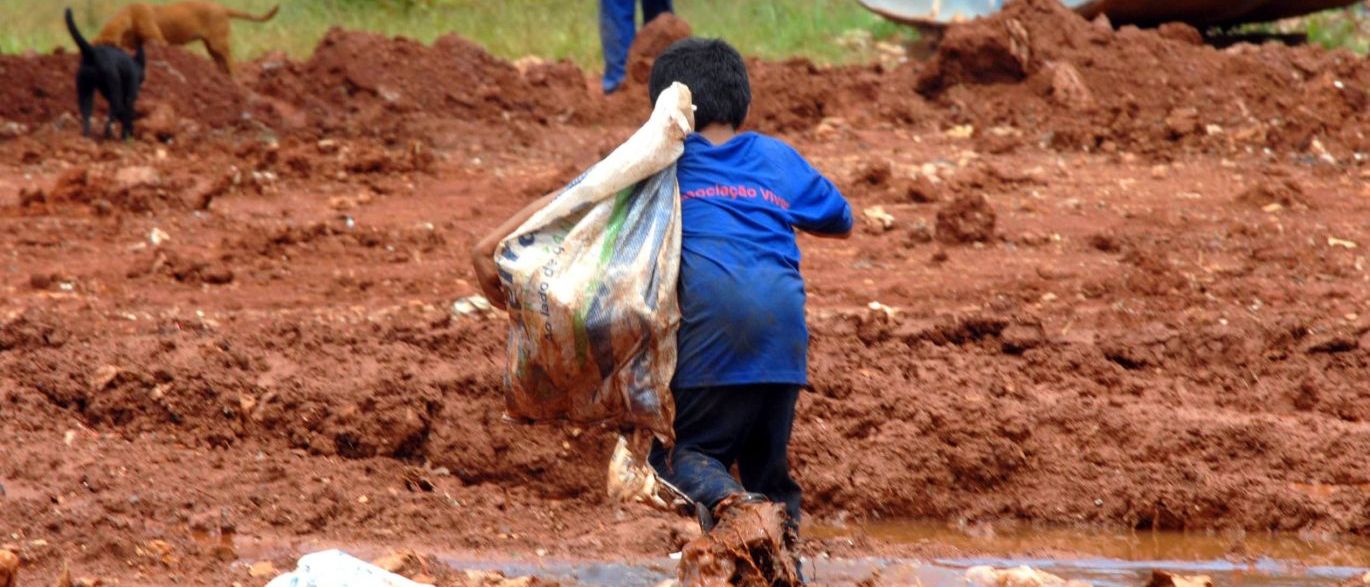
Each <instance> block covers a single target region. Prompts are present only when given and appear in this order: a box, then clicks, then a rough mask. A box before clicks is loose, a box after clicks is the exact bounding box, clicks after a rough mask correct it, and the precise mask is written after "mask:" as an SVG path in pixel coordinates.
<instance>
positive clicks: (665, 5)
mask: <svg viewBox="0 0 1370 587" xmlns="http://www.w3.org/2000/svg"><path fill="white" fill-rule="evenodd" d="M636 12H637V0H599V42H600V45H601V46H602V47H603V49H604V93H606V94H608V93H610V92H613V91H614V90H617V89H618V87H619V86H621V85H623V76H624V72H625V69H626V68H627V66H628V48H629V47H631V46H632V45H633V37H634V36H636V35H637V27H636V23H635V21H634V15H635V14H636ZM665 12H674V10H673V8H672V7H671V0H642V22H644V23H648V22H652V19H654V18H656V17H657V16H660V15H661V14H662V13H665Z"/></svg>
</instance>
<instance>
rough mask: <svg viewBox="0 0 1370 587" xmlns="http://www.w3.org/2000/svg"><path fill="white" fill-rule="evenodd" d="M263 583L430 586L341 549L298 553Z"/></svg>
mask: <svg viewBox="0 0 1370 587" xmlns="http://www.w3.org/2000/svg"><path fill="white" fill-rule="evenodd" d="M266 587H433V586H432V585H430V584H428V583H418V582H415V581H410V580H409V579H406V578H404V577H401V576H399V575H396V574H395V573H391V572H390V571H387V570H385V569H382V568H380V567H378V566H376V565H373V564H371V563H368V562H366V561H364V560H361V559H359V558H356V557H353V556H352V555H350V554H347V553H345V552H343V551H341V550H324V551H320V552H312V553H309V554H306V555H304V556H302V557H300V561H299V562H298V563H296V564H295V570H293V571H291V572H289V573H286V574H284V575H281V576H279V577H276V578H275V579H272V580H271V582H270V583H267V584H266Z"/></svg>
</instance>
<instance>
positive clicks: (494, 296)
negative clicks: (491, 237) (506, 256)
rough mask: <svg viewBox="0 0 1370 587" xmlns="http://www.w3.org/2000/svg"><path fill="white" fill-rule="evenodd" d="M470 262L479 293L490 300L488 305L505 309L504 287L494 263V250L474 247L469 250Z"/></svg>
mask: <svg viewBox="0 0 1370 587" xmlns="http://www.w3.org/2000/svg"><path fill="white" fill-rule="evenodd" d="M471 264H472V265H473V266H474V267H475V269H476V284H477V285H479V286H480V291H481V294H482V295H484V296H485V299H487V300H490V305H492V306H494V307H496V308H499V309H501V310H507V309H508V308H507V307H506V306H507V304H506V303H505V296H504V287H503V284H502V283H500V279H499V267H498V266H497V265H495V254H494V251H490V252H488V253H487V252H486V251H485V250H484V248H483V247H476V248H475V249H473V250H472V251H471Z"/></svg>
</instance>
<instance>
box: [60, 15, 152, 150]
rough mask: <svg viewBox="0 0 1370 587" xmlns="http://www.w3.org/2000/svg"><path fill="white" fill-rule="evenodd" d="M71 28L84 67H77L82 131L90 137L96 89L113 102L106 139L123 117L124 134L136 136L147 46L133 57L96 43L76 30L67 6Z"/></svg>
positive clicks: (121, 50)
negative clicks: (135, 117) (136, 113)
mask: <svg viewBox="0 0 1370 587" xmlns="http://www.w3.org/2000/svg"><path fill="white" fill-rule="evenodd" d="M67 30H68V31H71V38H73V39H75V40H76V45H77V46H78V47H80V48H81V67H79V68H77V70H76V101H77V104H78V105H79V106H80V107H81V134H82V135H84V136H90V111H91V109H92V108H94V106H95V90H100V95H102V96H104V97H105V103H107V104H109V119H108V120H106V121H105V138H110V137H111V132H110V129H111V127H113V126H114V119H116V118H118V119H119V126H121V127H122V128H123V130H122V132H121V137H122V138H124V139H128V138H129V137H131V136H133V103H134V102H136V101H137V100H138V90H139V88H141V87H142V85H143V75H144V70H145V69H146V68H147V56H146V55H144V54H143V48H142V47H141V46H139V47H138V54H137V55H134V56H133V57H129V55H128V53H126V52H124V50H123V49H120V48H118V47H112V46H110V45H99V46H93V45H91V44H90V43H88V42H86V38H85V37H82V36H81V31H79V30H76V22H75V21H74V20H72V18H71V8H67Z"/></svg>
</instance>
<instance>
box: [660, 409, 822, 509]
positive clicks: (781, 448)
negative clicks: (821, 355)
mask: <svg viewBox="0 0 1370 587" xmlns="http://www.w3.org/2000/svg"><path fill="white" fill-rule="evenodd" d="M673 392H674V394H675V408H676V412H675V434H676V444H675V447H674V448H672V449H671V450H669V451H668V450H666V448H665V447H663V446H662V445H661V444H660V443H659V442H658V443H655V444H653V445H652V453H651V455H650V456H649V460H650V462H651V463H652V466H653V467H654V468H655V469H656V471H657V474H659V475H661V476H662V478H664V479H665V480H666V481H668V482H670V483H671V484H672V485H675V486H676V487H677V488H679V489H680V490H681V491H682V492H684V493H685V495H688V496H689V497H690V499H693V500H695V501H696V502H698V503H701V504H704V505H705V506H706V507H708V508H709V509H711V510H712V509H713V508H714V506H716V505H718V502H719V501H722V500H723V498H725V497H727V496H729V495H732V494H734V493H741V492H743V491H750V492H753V493H761V494H764V495H765V496H766V497H767V498H769V499H770V500H771V501H774V502H779V503H783V504H785V511H786V513H788V514H789V516H790V521H791V523H794V524H796V525H797V524H798V523H799V503H800V497H801V491H800V489H799V484H798V483H795V482H794V479H792V478H791V477H790V460H789V448H790V429H791V428H793V427H794V404H795V401H796V400H798V399H799V387H798V386H795V385H738V386H731V387H703V388H695V389H677V390H673ZM733 464H736V465H737V472H738V476H739V477H741V481H740V482H739V480H738V479H735V478H733V476H732V473H731V472H730V471H729V469H730V468H731V467H732V465H733Z"/></svg>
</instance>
